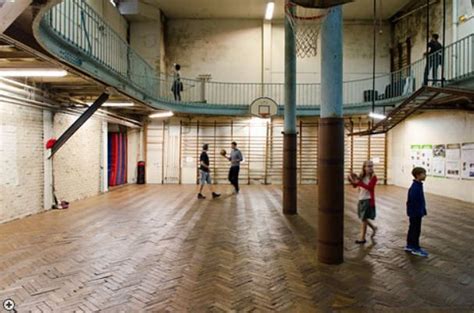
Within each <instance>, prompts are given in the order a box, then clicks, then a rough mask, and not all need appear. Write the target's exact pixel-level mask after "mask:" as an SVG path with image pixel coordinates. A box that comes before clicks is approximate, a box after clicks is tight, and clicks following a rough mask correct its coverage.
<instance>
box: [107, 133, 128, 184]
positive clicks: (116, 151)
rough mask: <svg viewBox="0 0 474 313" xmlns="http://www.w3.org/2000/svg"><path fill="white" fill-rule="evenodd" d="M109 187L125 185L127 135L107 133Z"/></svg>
mask: <svg viewBox="0 0 474 313" xmlns="http://www.w3.org/2000/svg"><path fill="white" fill-rule="evenodd" d="M108 139H109V143H108V153H109V160H108V163H109V165H108V166H109V168H108V176H109V186H117V185H123V184H126V183H127V134H124V133H109V136H108Z"/></svg>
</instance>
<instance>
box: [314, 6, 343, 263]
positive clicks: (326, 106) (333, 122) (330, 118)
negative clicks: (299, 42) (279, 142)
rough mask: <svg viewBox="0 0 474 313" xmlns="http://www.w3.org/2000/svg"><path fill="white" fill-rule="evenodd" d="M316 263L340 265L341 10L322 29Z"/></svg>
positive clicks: (341, 240)
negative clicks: (317, 261)
mask: <svg viewBox="0 0 474 313" xmlns="http://www.w3.org/2000/svg"><path fill="white" fill-rule="evenodd" d="M318 164H319V166H318V188H319V197H318V198H319V200H318V202H319V203H318V204H319V212H318V249H317V251H318V260H319V261H320V262H322V263H326V264H339V263H342V262H343V232H344V118H343V115H342V7H341V6H336V7H333V8H331V9H330V10H329V13H328V16H327V17H326V20H325V22H324V24H323V25H322V28H321V120H320V125H319V156H318Z"/></svg>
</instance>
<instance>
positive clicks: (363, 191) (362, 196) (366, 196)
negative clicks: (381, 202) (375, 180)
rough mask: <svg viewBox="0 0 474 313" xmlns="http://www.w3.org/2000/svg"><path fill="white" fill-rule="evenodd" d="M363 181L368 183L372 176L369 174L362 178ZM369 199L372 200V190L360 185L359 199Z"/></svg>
mask: <svg viewBox="0 0 474 313" xmlns="http://www.w3.org/2000/svg"><path fill="white" fill-rule="evenodd" d="M362 182H363V183H364V184H366V185H368V184H369V182H370V178H369V177H368V176H365V177H364V178H363V179H362ZM368 199H369V200H370V192H369V191H368V190H367V189H365V188H362V187H359V200H368Z"/></svg>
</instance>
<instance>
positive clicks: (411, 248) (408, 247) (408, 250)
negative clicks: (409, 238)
mask: <svg viewBox="0 0 474 313" xmlns="http://www.w3.org/2000/svg"><path fill="white" fill-rule="evenodd" d="M403 250H405V252H412V251H413V250H415V248H413V247H410V246H405V248H403Z"/></svg>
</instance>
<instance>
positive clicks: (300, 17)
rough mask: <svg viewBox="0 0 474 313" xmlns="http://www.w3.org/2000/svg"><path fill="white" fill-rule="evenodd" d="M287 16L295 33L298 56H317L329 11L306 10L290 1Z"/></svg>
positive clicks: (286, 10) (287, 5)
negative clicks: (321, 32) (320, 36)
mask: <svg viewBox="0 0 474 313" xmlns="http://www.w3.org/2000/svg"><path fill="white" fill-rule="evenodd" d="M285 14H286V16H287V17H288V20H289V22H290V25H291V28H292V29H293V32H294V33H295V41H296V56H297V57H299V58H308V57H314V56H316V55H317V54H318V37H319V32H320V30H321V26H322V25H323V22H324V20H325V17H326V15H327V10H324V9H316V8H305V7H302V6H299V5H297V4H295V3H293V2H290V1H289V2H288V3H287V4H286V7H285Z"/></svg>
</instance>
